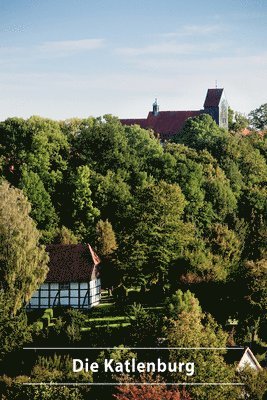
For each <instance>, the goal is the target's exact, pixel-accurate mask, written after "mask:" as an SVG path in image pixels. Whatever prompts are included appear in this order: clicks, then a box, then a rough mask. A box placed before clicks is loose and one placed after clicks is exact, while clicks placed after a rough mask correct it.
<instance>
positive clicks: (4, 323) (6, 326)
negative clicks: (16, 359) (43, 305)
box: [0, 289, 31, 361]
mask: <svg viewBox="0 0 267 400" xmlns="http://www.w3.org/2000/svg"><path fill="white" fill-rule="evenodd" d="M11 308H12V303H11V301H10V300H9V299H8V298H7V296H6V294H5V293H4V291H3V289H1V290H0V343H1V348H0V360H1V361H2V359H3V358H4V356H5V355H6V354H7V353H10V352H11V351H13V350H15V349H17V348H19V347H21V346H23V344H24V343H25V342H30V341H31V328H30V327H29V326H28V324H27V316H26V314H25V311H17V314H16V315H10V309H11Z"/></svg>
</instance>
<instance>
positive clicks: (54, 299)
mask: <svg viewBox="0 0 267 400" xmlns="http://www.w3.org/2000/svg"><path fill="white" fill-rule="evenodd" d="M100 297H101V280H100V278H97V279H94V280H92V281H90V282H71V283H64V284H62V283H50V282H46V283H43V284H42V285H41V286H40V288H39V289H38V290H37V291H36V292H35V293H34V294H33V295H32V297H31V300H30V301H29V303H28V305H27V308H28V309H32V308H50V307H56V306H68V307H73V308H91V307H93V306H95V305H97V304H98V303H99V301H100Z"/></svg>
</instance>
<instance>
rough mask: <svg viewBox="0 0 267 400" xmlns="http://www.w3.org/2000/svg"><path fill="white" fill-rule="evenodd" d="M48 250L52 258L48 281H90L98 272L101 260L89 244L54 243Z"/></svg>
mask: <svg viewBox="0 0 267 400" xmlns="http://www.w3.org/2000/svg"><path fill="white" fill-rule="evenodd" d="M46 250H47V252H48V253H49V258H50V261H49V264H48V266H49V271H48V274H47V277H46V282H88V281H90V280H92V279H95V276H96V275H97V274H98V271H97V268H96V267H97V265H98V264H99V262H100V260H99V258H98V257H97V255H96V254H95V252H94V251H93V249H92V248H91V246H89V245H83V244H54V245H48V246H47V247H46Z"/></svg>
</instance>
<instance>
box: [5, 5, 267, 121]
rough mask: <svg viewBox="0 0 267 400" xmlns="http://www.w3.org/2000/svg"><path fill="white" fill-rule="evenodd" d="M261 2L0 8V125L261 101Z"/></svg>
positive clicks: (264, 78) (264, 77) (265, 23)
mask: <svg viewBox="0 0 267 400" xmlns="http://www.w3.org/2000/svg"><path fill="white" fill-rule="evenodd" d="M266 39H267V1H266V0H223V1H221V0H220V1H219V0H195V1H194V0H187V1H180V0H169V1H168V0H166V1H158V0H154V1H150V0H132V1H126V0H124V1H121V0H94V1H91V0H65V1H63V0H46V1H43V0H0V120H4V119H5V118H8V117H11V116H20V117H24V118H27V117H29V116H31V115H41V116H44V117H49V118H54V119H66V118H71V117H88V116H90V115H93V116H100V115H104V114H106V113H109V114H113V115H117V116H119V117H121V118H127V117H129V118H130V117H133V118H134V117H146V115H147V113H148V111H149V110H150V109H151V105H152V103H153V101H154V98H155V97H157V98H158V103H159V105H160V109H161V110H190V109H192V110H194V109H200V108H201V107H202V106H203V102H204V98H205V94H206V90H207V88H210V87H215V81H216V80H217V82H218V87H224V88H225V91H226V96H227V99H228V102H229V104H230V106H231V107H232V108H233V109H234V110H237V111H240V112H242V113H247V112H249V111H250V110H252V109H255V108H256V107H258V106H260V105H261V104H263V103H266V101H267V98H266V93H267V47H266Z"/></svg>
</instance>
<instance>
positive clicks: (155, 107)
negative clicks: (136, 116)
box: [153, 99, 159, 117]
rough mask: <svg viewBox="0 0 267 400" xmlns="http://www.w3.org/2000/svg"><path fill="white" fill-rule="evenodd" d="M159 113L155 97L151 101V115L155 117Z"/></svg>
mask: <svg viewBox="0 0 267 400" xmlns="http://www.w3.org/2000/svg"><path fill="white" fill-rule="evenodd" d="M158 113H159V106H158V102H157V99H155V101H154V103H153V115H154V116H155V117H156V116H157V115H158Z"/></svg>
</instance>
